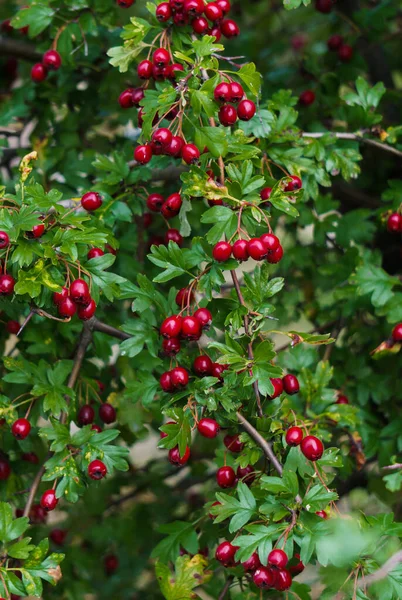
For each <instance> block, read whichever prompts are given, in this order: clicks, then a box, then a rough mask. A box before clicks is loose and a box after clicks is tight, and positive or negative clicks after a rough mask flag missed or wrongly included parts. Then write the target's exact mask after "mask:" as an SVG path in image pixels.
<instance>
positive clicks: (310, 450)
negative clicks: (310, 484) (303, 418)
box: [300, 435, 324, 462]
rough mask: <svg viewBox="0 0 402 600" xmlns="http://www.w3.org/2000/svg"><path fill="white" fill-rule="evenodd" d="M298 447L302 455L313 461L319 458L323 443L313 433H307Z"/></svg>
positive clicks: (321, 453) (322, 451)
mask: <svg viewBox="0 0 402 600" xmlns="http://www.w3.org/2000/svg"><path fill="white" fill-rule="evenodd" d="M300 447H301V451H302V452H303V454H304V456H305V457H306V458H307V459H308V460H311V461H313V462H315V461H316V460H319V459H320V458H321V456H322V455H323V453H324V444H323V443H322V441H321V440H319V439H318V438H317V437H315V436H314V435H307V436H306V437H305V438H304V439H303V440H302V443H301V445H300Z"/></svg>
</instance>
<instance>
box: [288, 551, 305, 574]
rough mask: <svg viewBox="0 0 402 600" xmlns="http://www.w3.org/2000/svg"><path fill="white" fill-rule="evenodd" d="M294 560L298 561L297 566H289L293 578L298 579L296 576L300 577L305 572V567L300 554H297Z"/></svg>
mask: <svg viewBox="0 0 402 600" xmlns="http://www.w3.org/2000/svg"><path fill="white" fill-rule="evenodd" d="M292 560H293V561H294V560H297V561H298V562H297V563H296V564H293V565H290V566H289V571H290V574H291V575H292V577H296V575H300V573H302V572H303V571H304V569H305V566H304V564H303V563H302V561H301V560H300V554H298V553H297V552H296V553H295V555H294V557H293V559H292Z"/></svg>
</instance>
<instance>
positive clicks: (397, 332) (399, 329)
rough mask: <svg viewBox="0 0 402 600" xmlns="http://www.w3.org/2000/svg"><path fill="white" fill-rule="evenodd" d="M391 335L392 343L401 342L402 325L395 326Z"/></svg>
mask: <svg viewBox="0 0 402 600" xmlns="http://www.w3.org/2000/svg"><path fill="white" fill-rule="evenodd" d="M391 335H392V339H393V340H394V342H402V323H398V324H397V325H395V327H394V328H393V330H392V334H391Z"/></svg>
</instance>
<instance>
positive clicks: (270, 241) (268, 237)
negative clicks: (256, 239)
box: [260, 233, 281, 254]
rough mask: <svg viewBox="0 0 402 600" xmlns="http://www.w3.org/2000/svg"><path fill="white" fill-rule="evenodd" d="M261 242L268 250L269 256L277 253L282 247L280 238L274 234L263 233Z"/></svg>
mask: <svg viewBox="0 0 402 600" xmlns="http://www.w3.org/2000/svg"><path fill="white" fill-rule="evenodd" d="M260 240H261V242H262V243H263V244H264V246H265V248H266V249H267V251H268V254H272V253H274V252H276V250H278V248H279V246H280V245H281V243H280V241H279V238H277V237H276V235H274V234H273V233H263V234H262V236H261V237H260Z"/></svg>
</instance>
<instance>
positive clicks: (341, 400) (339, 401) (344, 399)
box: [335, 394, 349, 404]
mask: <svg viewBox="0 0 402 600" xmlns="http://www.w3.org/2000/svg"><path fill="white" fill-rule="evenodd" d="M335 404H349V399H348V398H347V397H346V396H344V395H343V394H340V395H339V396H338V399H337V401H336V402H335Z"/></svg>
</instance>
